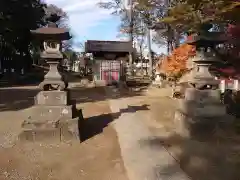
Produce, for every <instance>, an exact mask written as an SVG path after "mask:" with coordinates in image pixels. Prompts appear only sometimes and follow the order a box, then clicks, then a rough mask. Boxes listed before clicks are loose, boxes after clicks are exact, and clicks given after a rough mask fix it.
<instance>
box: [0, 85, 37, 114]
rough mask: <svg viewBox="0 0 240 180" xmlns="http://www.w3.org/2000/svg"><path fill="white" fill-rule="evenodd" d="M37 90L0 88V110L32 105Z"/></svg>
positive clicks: (11, 109) (13, 109) (17, 108)
mask: <svg viewBox="0 0 240 180" xmlns="http://www.w3.org/2000/svg"><path fill="white" fill-rule="evenodd" d="M38 92H39V90H38V89H20V88H8V89H0V112H1V111H18V110H22V109H26V108H29V107H31V106H33V104H34V96H36V95H37V93H38Z"/></svg>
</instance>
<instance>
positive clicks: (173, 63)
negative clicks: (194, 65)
mask: <svg viewBox="0 0 240 180" xmlns="http://www.w3.org/2000/svg"><path fill="white" fill-rule="evenodd" d="M195 53H196V52H195V47H194V46H192V45H188V44H182V45H181V46H180V47H178V48H176V49H175V50H173V52H172V54H171V55H170V56H168V57H166V58H165V59H163V60H162V62H161V67H160V69H161V71H163V72H165V73H166V74H167V75H175V74H178V73H180V72H183V71H185V70H187V60H188V58H189V57H192V56H194V55H195Z"/></svg>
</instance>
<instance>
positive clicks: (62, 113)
mask: <svg viewBox="0 0 240 180" xmlns="http://www.w3.org/2000/svg"><path fill="white" fill-rule="evenodd" d="M58 19H59V17H58V16H56V15H52V16H51V17H50V18H49V19H48V20H49V21H50V23H49V24H48V26H47V27H42V28H39V29H37V30H33V31H31V33H32V34H33V36H34V37H35V38H36V39H38V40H40V41H41V42H43V52H42V53H41V58H43V59H44V60H45V61H46V62H47V64H49V71H48V73H47V74H46V75H45V76H44V80H43V81H42V82H41V83H40V84H39V88H40V92H39V93H38V94H37V95H36V97H35V106H33V108H32V114H31V115H30V116H29V117H28V119H27V120H25V121H24V122H23V124H22V127H23V132H22V133H21V134H20V139H24V140H26V139H27V140H32V141H37V140H48V139H51V138H54V139H58V140H60V141H65V140H67V139H68V138H71V139H72V138H73V139H78V138H79V132H78V131H79V130H78V126H79V117H77V114H78V113H77V110H76V106H75V104H72V103H71V101H70V99H69V97H70V95H69V93H70V92H69V91H68V90H67V82H66V81H65V82H64V79H63V77H62V75H61V74H60V73H59V71H58V64H59V63H60V61H61V60H62V58H63V55H62V53H61V42H62V41H63V40H68V39H70V38H71V37H70V35H69V32H68V31H67V30H66V29H64V28H58V27H57V25H56V23H55V22H56V21H57V20H58Z"/></svg>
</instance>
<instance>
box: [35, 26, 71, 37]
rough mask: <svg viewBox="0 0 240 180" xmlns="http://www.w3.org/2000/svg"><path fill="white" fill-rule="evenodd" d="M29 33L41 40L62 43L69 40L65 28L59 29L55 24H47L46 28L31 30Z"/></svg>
mask: <svg viewBox="0 0 240 180" xmlns="http://www.w3.org/2000/svg"><path fill="white" fill-rule="evenodd" d="M31 33H32V34H33V35H34V36H35V37H37V38H38V39H41V40H54V41H64V40H69V39H71V36H70V34H69V31H68V30H67V29H66V28H59V27H57V24H56V23H55V22H49V23H48V26H47V27H41V28H38V29H36V30H31Z"/></svg>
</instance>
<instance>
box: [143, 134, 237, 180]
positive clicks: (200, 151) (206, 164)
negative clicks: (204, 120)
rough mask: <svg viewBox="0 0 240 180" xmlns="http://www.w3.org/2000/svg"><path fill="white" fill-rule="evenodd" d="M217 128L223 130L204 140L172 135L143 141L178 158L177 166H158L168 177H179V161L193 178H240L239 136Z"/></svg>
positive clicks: (209, 179)
mask: <svg viewBox="0 0 240 180" xmlns="http://www.w3.org/2000/svg"><path fill="white" fill-rule="evenodd" d="M218 131H221V132H220V133H219V132H218V133H215V134H214V135H212V136H209V137H208V138H206V139H201V141H200V140H199V139H198V138H195V137H190V138H184V137H181V136H180V135H177V134H173V135H170V136H169V137H166V138H165V137H164V138H161V137H159V138H155V139H151V140H143V141H142V142H141V143H142V144H143V145H147V146H154V147H156V148H162V147H165V149H166V150H167V151H168V152H169V153H170V154H171V155H172V156H173V157H174V158H175V159H176V161H177V162H178V163H176V164H175V165H171V164H170V165H168V166H166V167H164V168H161V169H160V168H159V169H156V171H157V172H159V174H164V175H165V176H167V178H169V179H172V178H173V179H174V178H175V177H176V176H177V174H176V172H174V170H176V169H177V166H179V164H180V167H181V169H182V170H183V171H184V172H185V173H186V174H187V175H188V176H189V177H190V179H192V180H203V179H204V180H226V179H228V180H237V179H240V172H239V168H240V138H238V139H232V138H231V137H232V136H231V135H229V134H228V133H226V132H223V131H222V130H218ZM203 134H204V132H203ZM220 134H221V135H220ZM235 137H236V136H235ZM159 163H160V164H161V162H159Z"/></svg>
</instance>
